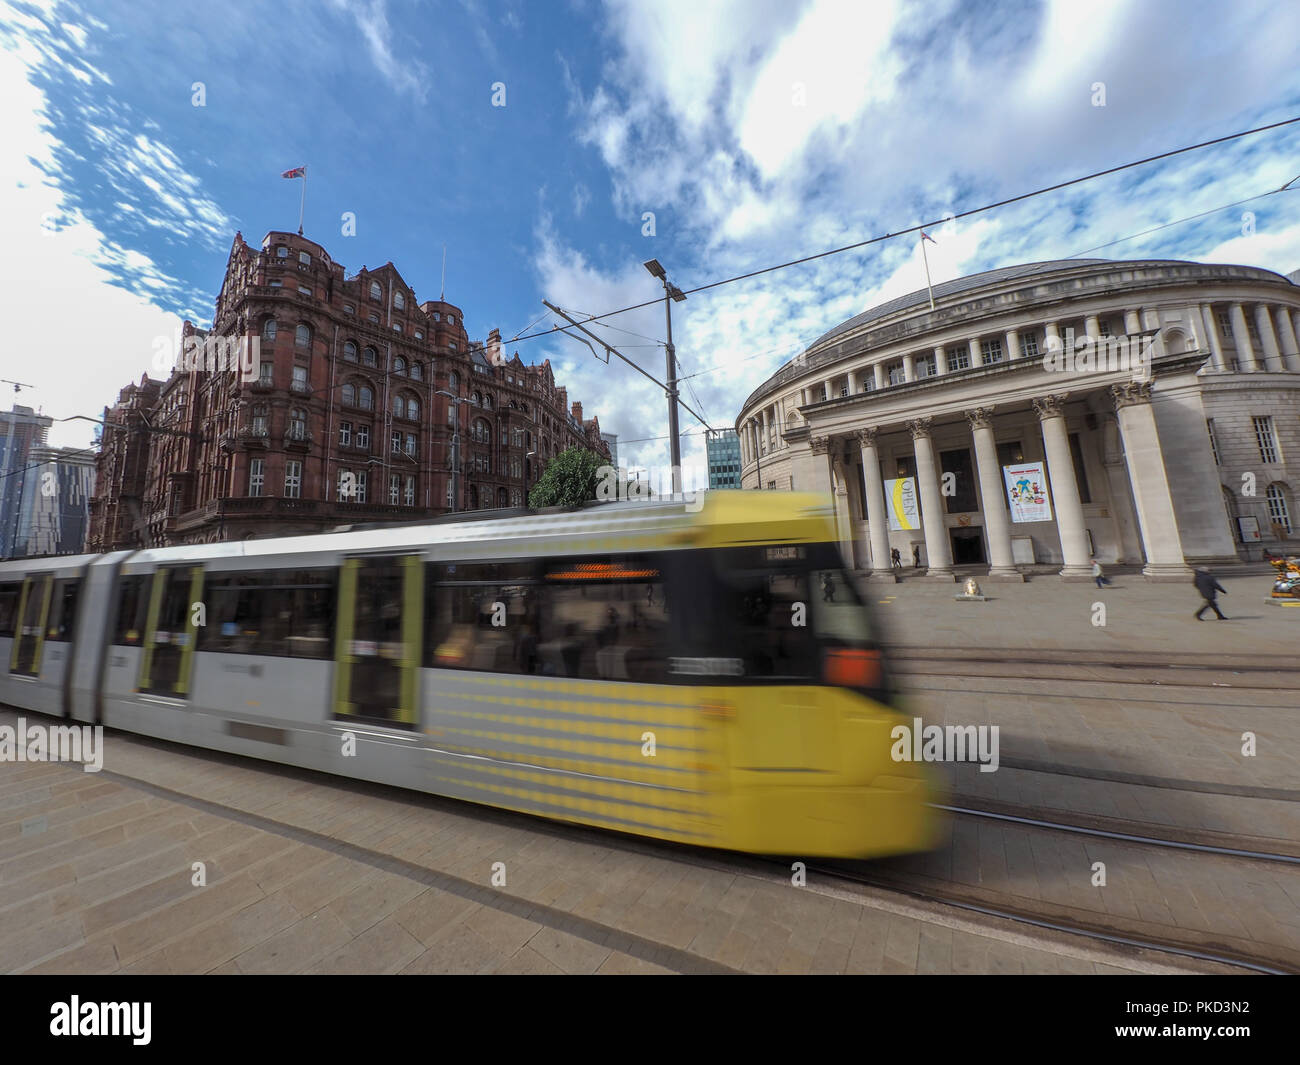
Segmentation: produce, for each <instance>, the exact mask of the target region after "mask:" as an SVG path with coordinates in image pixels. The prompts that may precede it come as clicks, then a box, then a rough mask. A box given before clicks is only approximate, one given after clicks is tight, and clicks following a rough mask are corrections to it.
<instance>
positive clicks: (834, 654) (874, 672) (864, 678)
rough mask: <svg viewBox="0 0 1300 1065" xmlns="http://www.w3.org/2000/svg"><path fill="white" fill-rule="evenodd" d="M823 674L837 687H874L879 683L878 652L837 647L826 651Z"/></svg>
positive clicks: (829, 682) (828, 682)
mask: <svg viewBox="0 0 1300 1065" xmlns="http://www.w3.org/2000/svg"><path fill="white" fill-rule="evenodd" d="M823 676H824V677H825V679H826V683H827V684H833V685H835V686H836V687H839V688H875V687H878V686H879V684H880V652H879V651H864V650H854V649H849V648H843V647H838V648H834V649H833V650H830V651H827V652H826V662H825V665H824V667H823Z"/></svg>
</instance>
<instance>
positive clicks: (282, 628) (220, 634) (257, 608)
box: [198, 570, 337, 658]
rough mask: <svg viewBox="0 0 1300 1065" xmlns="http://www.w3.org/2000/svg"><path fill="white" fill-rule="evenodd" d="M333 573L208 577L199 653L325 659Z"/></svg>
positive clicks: (328, 645)
mask: <svg viewBox="0 0 1300 1065" xmlns="http://www.w3.org/2000/svg"><path fill="white" fill-rule="evenodd" d="M335 577H336V574H335V571H334V570H283V571H271V572H266V571H263V572H261V573H220V574H209V575H208V580H207V584H206V586H205V588H204V600H205V602H206V604H207V608H208V610H207V618H206V621H207V624H206V625H204V626H203V627H202V628H200V629H199V645H198V646H199V650H200V651H218V652H222V653H225V654H248V655H275V656H278V657H281V658H329V657H330V656H331V646H332V641H333V636H334V602H335V597H336V595H337V588H336V579H335Z"/></svg>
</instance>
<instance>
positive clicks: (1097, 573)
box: [1092, 558, 1110, 588]
mask: <svg viewBox="0 0 1300 1065" xmlns="http://www.w3.org/2000/svg"><path fill="white" fill-rule="evenodd" d="M1092 576H1093V579H1094V580H1095V581H1096V582H1097V587H1098V588H1100V587H1101V586H1102V585H1103V584H1109V583H1110V578H1109V577H1107V576H1106V574H1104V573H1103V572H1102V571H1101V563H1100V562H1098V561H1097V560H1096V559H1095V558H1094V559H1093V560H1092Z"/></svg>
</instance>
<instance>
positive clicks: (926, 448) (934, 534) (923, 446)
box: [907, 418, 957, 581]
mask: <svg viewBox="0 0 1300 1065" xmlns="http://www.w3.org/2000/svg"><path fill="white" fill-rule="evenodd" d="M932 421H933V419H932V418H917V419H916V420H915V421H910V422H908V423H907V428H908V429H909V430H910V431H911V433H912V449H913V451H915V453H916V479H917V481H918V483H919V487H920V490H921V492H920V494H921V524H922V526H923V527H924V529H925V556H926V561H927V563H928V564H929V565H928V568H927V571H926V576H927V577H931V578H934V579H936V580H944V581H953V580H956V579H957V578H956V576H955V575H954V574H953V572H952V545H951V544H949V543H948V523H947V521H946V520H945V515H946V510H945V508H944V505H943V496H942V495H941V494H940V492H939V477H938V474H937V473H936V472H935V468H934V442H933V441H932V440H931V439H930V423H931V422H932Z"/></svg>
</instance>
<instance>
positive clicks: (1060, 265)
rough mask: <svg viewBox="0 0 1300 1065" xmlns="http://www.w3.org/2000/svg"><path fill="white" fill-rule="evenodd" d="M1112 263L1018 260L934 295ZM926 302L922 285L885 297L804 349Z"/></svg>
mask: <svg viewBox="0 0 1300 1065" xmlns="http://www.w3.org/2000/svg"><path fill="white" fill-rule="evenodd" d="M1115 262H1116V260H1114V259H1052V260H1049V261H1048V262H1044V263H1021V264H1020V265H1019V266H1003V267H999V268H998V269H996V270H984V271H982V272H981V273H978V274H970V275H969V276H967V277H956V278H953V279H952V280H951V281H941V282H940V283H939V284H937V285H935V286H934V298H935V300H936V301H938V300H940V299H944V298H946V297H948V296H956V295H960V294H961V293H963V292H968V291H971V290H972V289H977V288H985V287H987V286H989V285H997V284H1001V283H1002V282H1003V281H1018V280H1020V279H1021V278H1023V277H1033V276H1035V275H1037V274H1055V273H1059V272H1061V271H1064V270H1072V269H1074V268H1076V267H1079V266H1097V265H1099V264H1103V263H1107V264H1113V263H1115ZM1124 265H1125V266H1130V265H1132V263H1131V262H1127V261H1126V262H1125V263H1124ZM929 302H930V294H929V292H927V291H926V290H925V289H923V288H919V289H917V290H916V291H915V292H909V293H908V294H907V295H906V296H898V297H896V298H895V299H892V300H887V301H886V302H884V303H880V304H877V305H876V306H875V307H871V308H870V309H868V310H865V311H863V312H862V313H861V314H856V315H854V316H853V317H852V318H850V319H848V321H845V322H841V323H840V324H839V325H837V326H835V327H834V328H833V329H830V330H828V331H827V332H825V333H823V334H822V335H821V336H819V337H818V338H817V339H816V340H814V341H813V342H812V343H811V344H809V345H808V348H807V350H808V351H812V350H814V349H815V348H818V347H820V346H821V345H822V344H824V343H825V342H826V341H828V340H832V339H834V338H835V337H837V336H839V335H840V334H841V333H847V332H849V331H850V330H853V329H857V328H858V327H859V326H863V325H866V324H867V323H868V322H874V321H876V320H878V319H880V318H888V317H889V316H890V315H891V314H896V313H897V312H899V311H906V310H909V309H910V308H912V307H920V306H922V305H926V304H928V303H929Z"/></svg>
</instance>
